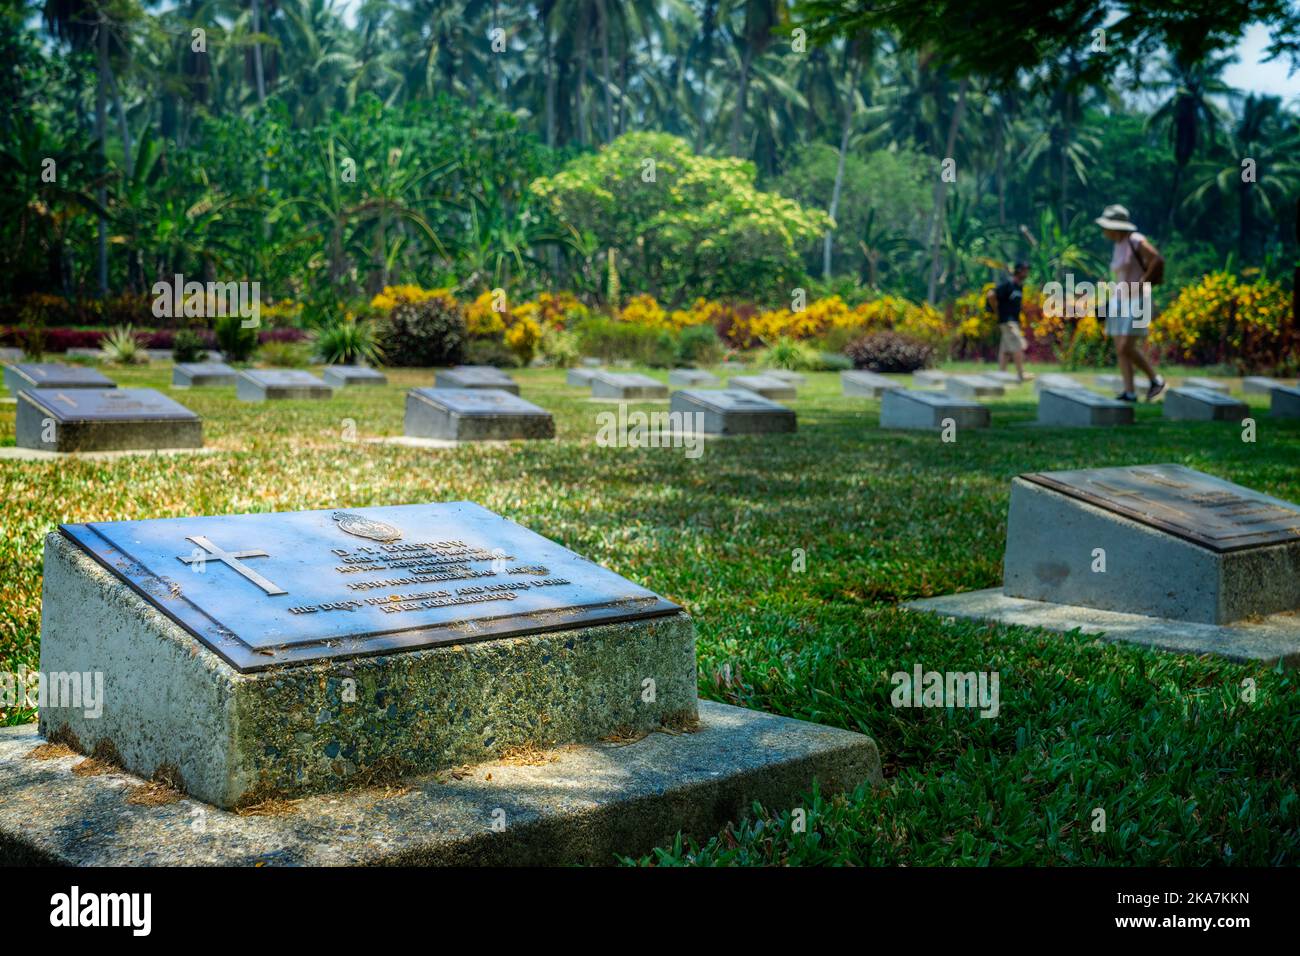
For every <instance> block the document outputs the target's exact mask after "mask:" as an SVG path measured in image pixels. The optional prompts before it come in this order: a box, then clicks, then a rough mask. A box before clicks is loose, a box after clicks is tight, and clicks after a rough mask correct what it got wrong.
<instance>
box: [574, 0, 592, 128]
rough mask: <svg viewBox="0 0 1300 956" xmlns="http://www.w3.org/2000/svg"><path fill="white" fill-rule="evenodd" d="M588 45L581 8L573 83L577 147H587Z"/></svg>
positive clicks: (584, 7)
mask: <svg viewBox="0 0 1300 956" xmlns="http://www.w3.org/2000/svg"><path fill="white" fill-rule="evenodd" d="M589 50H590V44H589V43H588V36H587V7H586V5H585V4H584V5H583V6H582V7H581V13H580V14H579V21H578V51H577V53H578V55H577V59H578V75H577V77H576V78H575V79H574V83H573V121H574V123H575V124H576V125H577V127H578V145H579V146H586V145H587V117H586V109H585V106H584V103H583V94H584V91H585V90H586V85H587V59H588V51H589Z"/></svg>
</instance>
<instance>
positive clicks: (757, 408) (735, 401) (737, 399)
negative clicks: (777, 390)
mask: <svg viewBox="0 0 1300 956" xmlns="http://www.w3.org/2000/svg"><path fill="white" fill-rule="evenodd" d="M670 411H673V412H682V413H685V414H690V415H694V414H699V415H702V416H703V417H702V419H701V420H700V421H701V422H702V424H703V427H702V428H701V429H700V430H701V431H703V432H704V433H705V434H707V435H766V434H773V433H780V432H793V431H795V429H796V427H797V426H796V422H795V413H794V411H793V410H791V409H789V408H786V407H785V406H784V405H779V404H777V403H776V402H774V401H771V400H770V399H766V398H763V397H762V396H761V395H758V394H756V393H755V392H751V391H748V390H747V389H743V388H728V389H683V390H682V391H678V392H673V398H672V405H671V407H670Z"/></svg>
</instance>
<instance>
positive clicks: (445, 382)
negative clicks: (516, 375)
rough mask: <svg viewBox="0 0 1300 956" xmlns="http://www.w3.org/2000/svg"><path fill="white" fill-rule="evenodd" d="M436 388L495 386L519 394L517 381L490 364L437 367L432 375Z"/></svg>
mask: <svg viewBox="0 0 1300 956" xmlns="http://www.w3.org/2000/svg"><path fill="white" fill-rule="evenodd" d="M433 384H434V387H436V388H496V389H502V390H504V391H507V392H510V393H511V394H512V395H518V394H519V383H518V382H516V381H515V380H514V379H513V378H511V377H510V376H509V375H507V374H506V373H505V372H503V371H501V369H499V368H496V367H495V366H492V365H457V366H456V367H455V368H448V369H438V371H436V372H434V375H433Z"/></svg>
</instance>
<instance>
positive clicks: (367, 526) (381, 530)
mask: <svg viewBox="0 0 1300 956" xmlns="http://www.w3.org/2000/svg"><path fill="white" fill-rule="evenodd" d="M330 517H332V518H333V519H334V520H335V521H337V522H338V525H339V530H340V531H346V532H347V533H348V534H352V535H356V536H357V537H358V538H369V539H370V540H371V541H385V542H386V541H396V540H397V539H398V538H400V537H401V536H402V531H401V529H400V528H395V527H393V526H392V525H391V524H388V523H387V522H384V521H376V520H375V519H374V518H366V517H364V516H363V515H357V514H352V513H351V512H348V511H336V512H334V514H332V515H331V516H330Z"/></svg>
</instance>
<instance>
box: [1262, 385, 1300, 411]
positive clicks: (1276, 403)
mask: <svg viewBox="0 0 1300 956" xmlns="http://www.w3.org/2000/svg"><path fill="white" fill-rule="evenodd" d="M1269 414H1270V415H1271V416H1272V417H1274V418H1300V387H1298V388H1291V387H1290V386H1287V385H1279V386H1278V387H1277V388H1275V389H1273V397H1272V399H1271V400H1270V406H1269Z"/></svg>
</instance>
